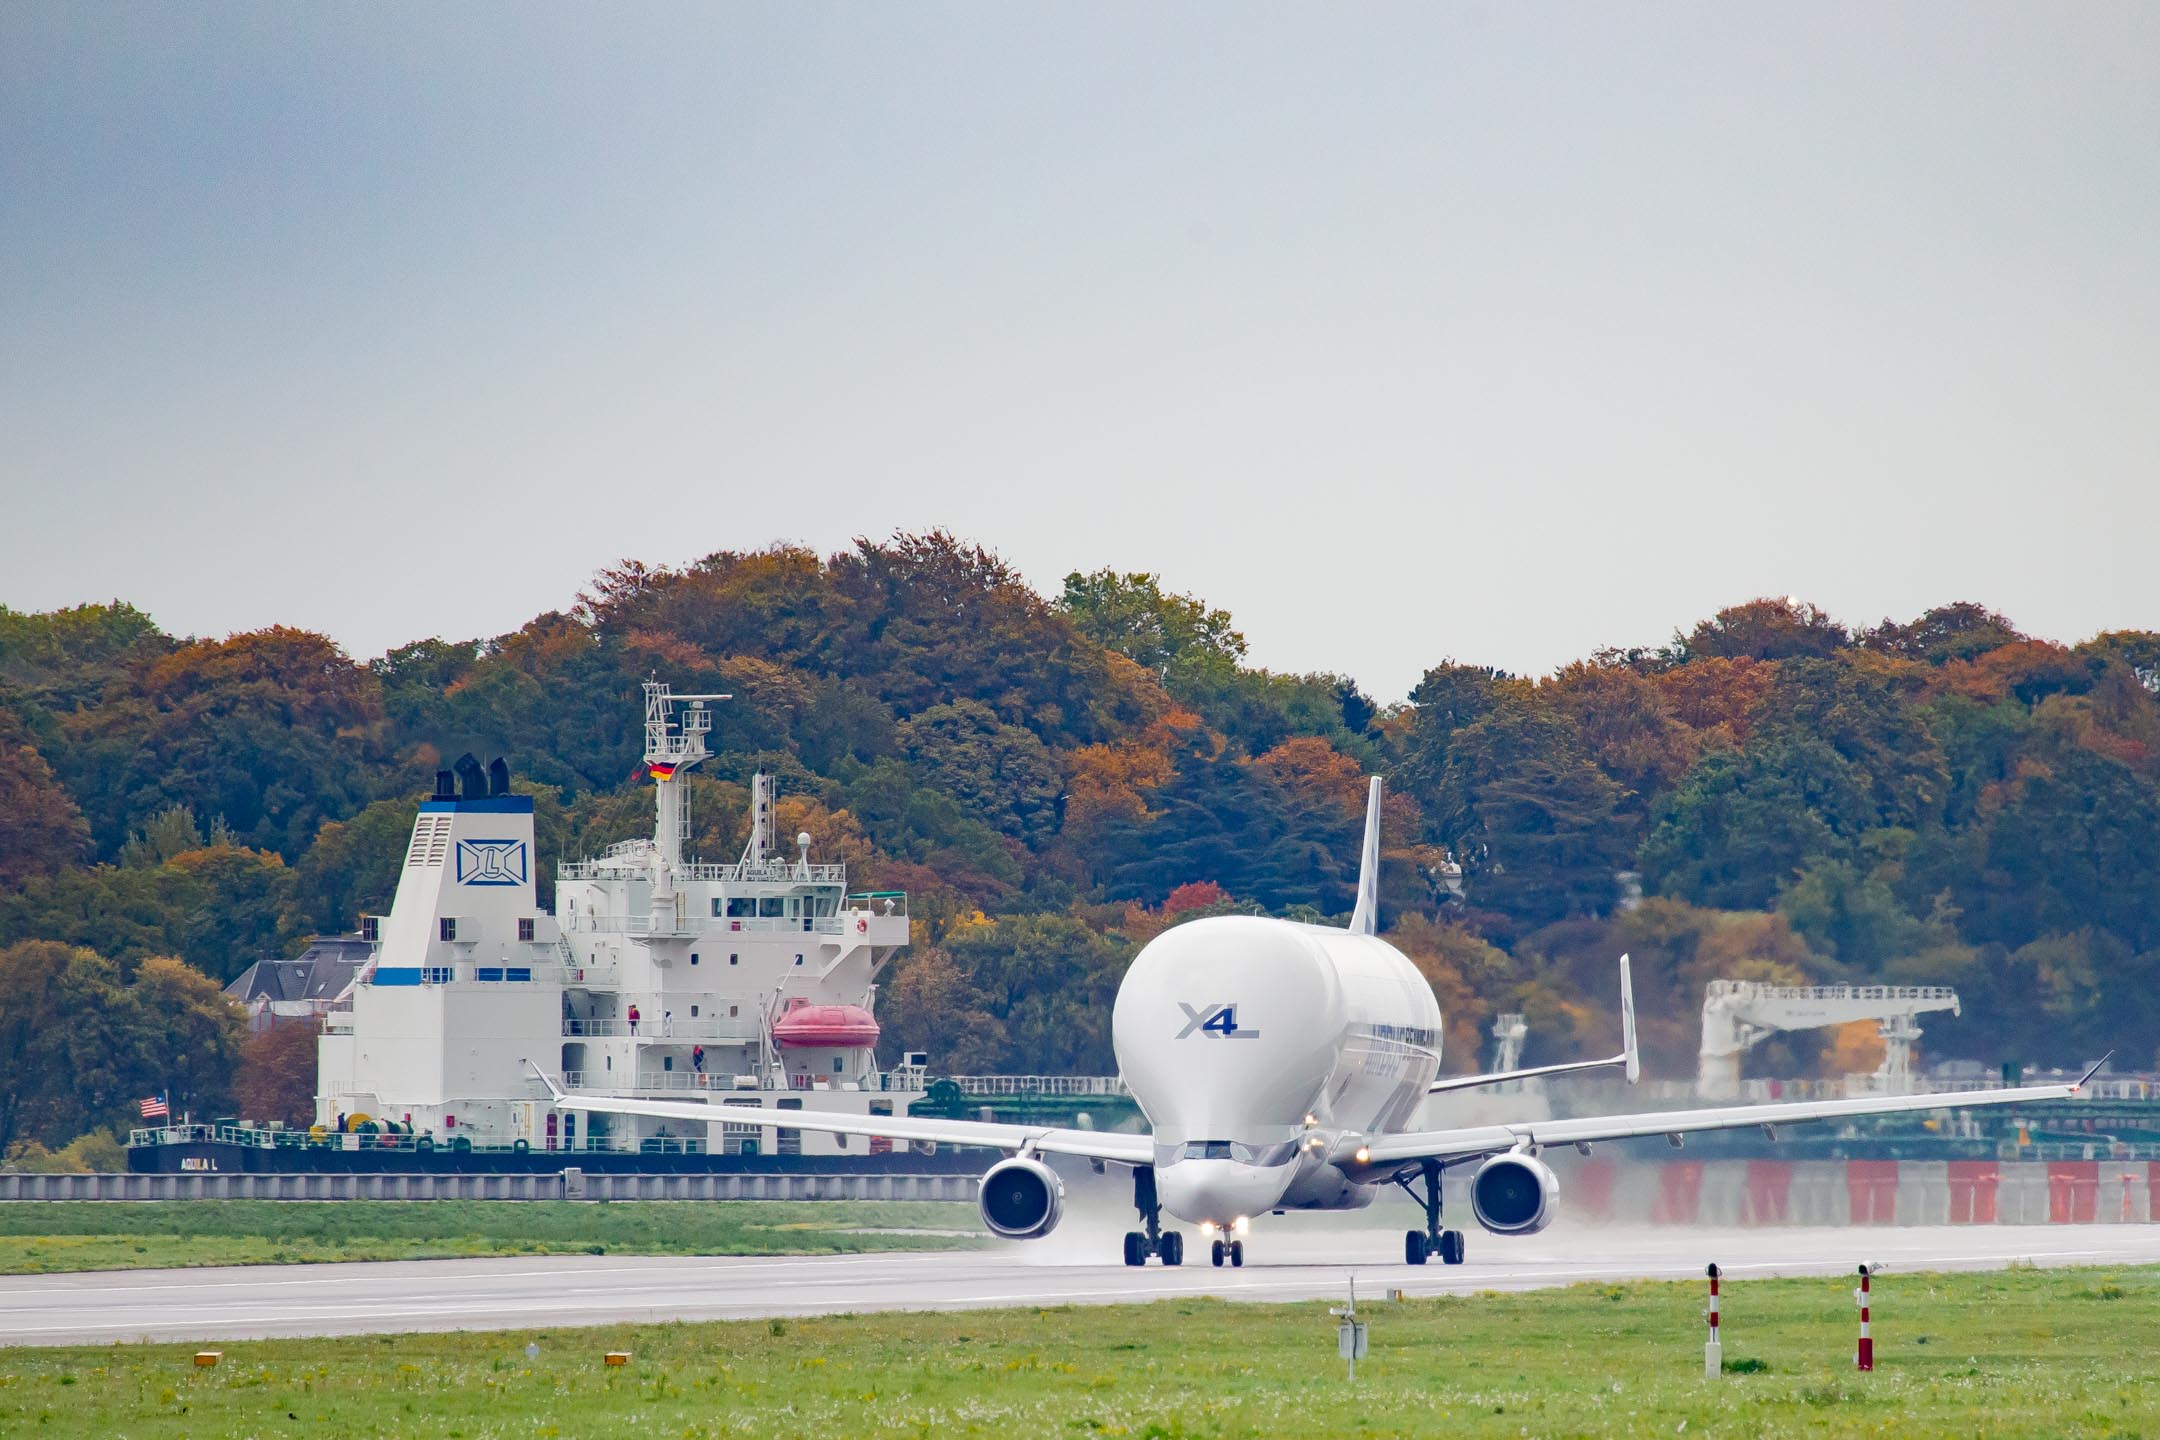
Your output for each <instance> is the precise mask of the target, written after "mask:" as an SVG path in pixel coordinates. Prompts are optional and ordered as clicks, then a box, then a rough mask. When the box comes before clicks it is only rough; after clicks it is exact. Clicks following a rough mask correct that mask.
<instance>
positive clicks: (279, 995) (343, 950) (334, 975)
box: [225, 935, 372, 1005]
mask: <svg viewBox="0 0 2160 1440" xmlns="http://www.w3.org/2000/svg"><path fill="white" fill-rule="evenodd" d="M371 948H372V947H371V946H370V945H369V943H368V942H367V941H365V940H363V939H361V938H360V937H359V936H358V935H317V936H316V937H315V938H314V939H313V940H310V941H309V942H308V948H307V949H306V950H304V951H302V952H301V953H300V954H299V955H298V956H296V957H294V958H293V959H291V960H258V961H256V962H255V963H254V964H253V965H250V966H248V968H247V969H245V970H243V971H241V972H240V976H239V978H238V979H236V980H234V981H233V982H232V983H231V984H230V985H227V986H226V987H225V993H226V994H227V995H230V996H231V997H232V998H233V999H235V1000H238V1001H240V1002H241V1003H243V1004H247V1005H252V1004H254V1003H256V1002H257V1001H260V1000H267V1001H270V1002H272V1003H273V1004H275V1003H278V1002H281V1001H307V1000H335V999H336V998H337V997H338V996H339V995H341V994H343V993H344V991H345V987H346V986H347V985H350V984H351V983H352V978H353V975H354V973H355V972H357V971H358V970H359V969H360V967H361V966H362V965H364V964H366V963H367V957H368V951H369V949H371Z"/></svg>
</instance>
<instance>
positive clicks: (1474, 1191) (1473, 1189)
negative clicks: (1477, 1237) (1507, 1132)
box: [1470, 1151, 1560, 1235]
mask: <svg viewBox="0 0 2160 1440" xmlns="http://www.w3.org/2000/svg"><path fill="white" fill-rule="evenodd" d="M1559 1203H1560V1177H1559V1176H1557V1175H1555V1174H1553V1172H1552V1171H1551V1170H1550V1169H1548V1168H1547V1167H1546V1165H1545V1164H1544V1162H1543V1161H1540V1160H1536V1159H1533V1158H1531V1157H1530V1156H1528V1155H1522V1154H1517V1153H1515V1152H1512V1151H1511V1152H1510V1153H1508V1154H1506V1155H1495V1156H1493V1158H1492V1159H1490V1160H1487V1161H1486V1162H1485V1163H1484V1164H1483V1165H1480V1166H1478V1170H1477V1174H1475V1175H1473V1176H1472V1177H1470V1213H1471V1214H1473V1215H1475V1216H1477V1223H1478V1224H1480V1225H1482V1226H1484V1227H1485V1228H1486V1229H1487V1230H1490V1231H1492V1232H1493V1234H1495V1235H1535V1234H1537V1232H1538V1231H1540V1230H1543V1229H1544V1228H1545V1227H1546V1226H1547V1225H1550V1224H1552V1218H1553V1212H1554V1210H1555V1209H1556V1208H1558V1206H1559Z"/></svg>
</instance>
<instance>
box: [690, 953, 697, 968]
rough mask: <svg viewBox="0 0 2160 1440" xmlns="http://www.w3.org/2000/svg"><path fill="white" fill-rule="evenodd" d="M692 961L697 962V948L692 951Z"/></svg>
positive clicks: (692, 962)
mask: <svg viewBox="0 0 2160 1440" xmlns="http://www.w3.org/2000/svg"><path fill="white" fill-rule="evenodd" d="M690 963H691V964H693V965H695V964H697V951H695V950H693V951H691V952H690Z"/></svg>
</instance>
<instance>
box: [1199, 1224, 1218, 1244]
mask: <svg viewBox="0 0 2160 1440" xmlns="http://www.w3.org/2000/svg"><path fill="white" fill-rule="evenodd" d="M1214 1233H1215V1222H1214V1221H1213V1220H1202V1221H1201V1222H1200V1238H1201V1239H1203V1240H1205V1239H1207V1238H1208V1237H1209V1236H1210V1235H1213V1234H1214Z"/></svg>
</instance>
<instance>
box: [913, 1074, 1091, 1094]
mask: <svg viewBox="0 0 2160 1440" xmlns="http://www.w3.org/2000/svg"><path fill="white" fill-rule="evenodd" d="M950 1078H951V1080H952V1083H953V1084H955V1085H957V1086H959V1087H960V1093H961V1094H963V1095H1123V1094H1125V1093H1127V1092H1126V1089H1125V1081H1124V1080H1123V1079H1122V1078H1121V1077H1119V1076H1116V1075H954V1076H951V1077H950Z"/></svg>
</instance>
